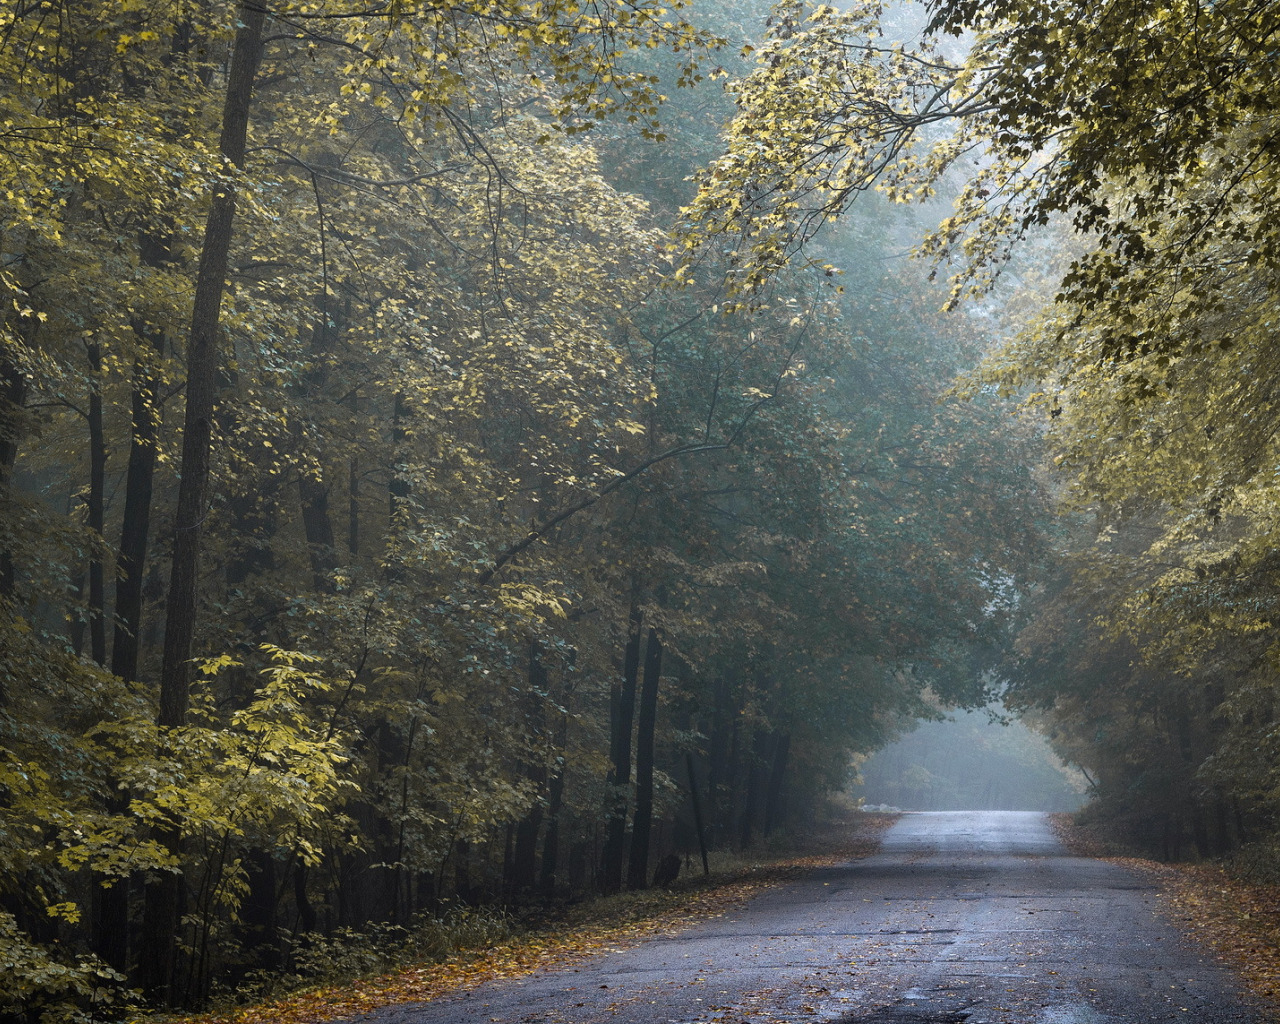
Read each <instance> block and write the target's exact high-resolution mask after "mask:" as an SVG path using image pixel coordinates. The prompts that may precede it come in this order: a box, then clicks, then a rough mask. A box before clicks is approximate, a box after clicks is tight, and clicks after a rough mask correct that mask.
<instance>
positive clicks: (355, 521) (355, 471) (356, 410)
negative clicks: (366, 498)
mask: <svg viewBox="0 0 1280 1024" xmlns="http://www.w3.org/2000/svg"><path fill="white" fill-rule="evenodd" d="M359 414H360V393H359V392H358V391H356V390H354V389H353V390H352V392H351V418H352V420H355V419H356V417H357V416H359ZM347 553H348V554H349V555H351V556H352V557H353V558H354V557H355V556H356V555H358V554H359V553H360V457H359V456H358V455H352V456H351V459H350V461H349V463H348V467H347Z"/></svg>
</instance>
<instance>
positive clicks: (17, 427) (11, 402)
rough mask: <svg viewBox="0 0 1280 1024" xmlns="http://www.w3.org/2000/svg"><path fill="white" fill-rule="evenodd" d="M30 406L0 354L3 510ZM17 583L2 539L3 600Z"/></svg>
mask: <svg viewBox="0 0 1280 1024" xmlns="http://www.w3.org/2000/svg"><path fill="white" fill-rule="evenodd" d="M26 402H27V380H26V378H25V377H23V376H22V373H21V372H20V371H19V370H18V367H17V366H16V365H14V363H13V362H12V361H11V360H10V358H9V356H8V354H7V353H5V354H0V508H3V505H4V504H8V502H9V500H10V498H11V497H12V496H11V494H10V492H9V488H10V487H11V485H12V481H13V467H14V464H15V463H16V462H17V461H18V434H19V433H20V432H21V420H22V409H23V407H24V406H25V405H26ZM10 518H11V517H10ZM15 582H16V581H15V576H14V567H13V554H12V552H11V551H10V550H9V547H8V545H7V544H5V543H3V540H2V539H0V598H10V597H13V591H14V584H15ZM4 704H5V700H4V691H3V689H0V707H3V706H4Z"/></svg>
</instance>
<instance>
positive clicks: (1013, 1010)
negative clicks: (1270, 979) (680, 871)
mask: <svg viewBox="0 0 1280 1024" xmlns="http://www.w3.org/2000/svg"><path fill="white" fill-rule="evenodd" d="M1157 905H1158V896H1157V893H1156V891H1155V889H1154V888H1153V886H1152V885H1151V884H1147V883H1146V882H1145V879H1143V878H1142V877H1140V876H1138V875H1136V874H1134V873H1132V872H1130V871H1128V870H1127V869H1125V868H1123V867H1120V866H1117V865H1114V864H1110V863H1106V862H1103V861H1096V860H1088V859H1083V858H1075V857H1070V856H1068V855H1067V854H1066V852H1065V851H1064V850H1063V849H1062V848H1061V846H1060V845H1059V844H1058V843H1057V841H1056V839H1055V838H1054V837H1053V835H1052V832H1051V831H1050V829H1049V828H1048V825H1047V822H1046V820H1045V818H1044V816H1043V815H1040V814H1035V813H1017V812H972V813H932V814H924V813H920V814H906V815H904V816H903V817H902V818H901V819H900V820H899V821H898V823H897V824H896V825H895V826H894V827H893V829H891V830H890V832H889V833H888V834H887V835H886V836H885V840H884V843H883V846H882V848H881V851H880V852H879V853H878V854H876V855H875V856H874V857H870V858H868V859H866V860H862V861H857V862H854V863H851V864H846V865H843V866H840V867H836V868H822V869H817V870H815V871H813V872H811V873H810V874H809V875H807V876H805V877H804V878H801V879H798V880H796V881H793V882H791V883H788V884H787V885H784V886H780V887H779V888H777V889H773V890H769V891H767V892H765V893H764V894H762V895H760V896H758V897H757V898H756V899H754V900H753V901H752V902H751V903H749V904H748V905H746V906H745V907H736V908H735V909H734V910H733V911H732V912H731V913H730V914H729V915H728V916H726V917H722V918H715V919H711V920H708V921H704V922H702V923H701V924H698V925H696V926H694V927H692V928H690V929H689V930H687V931H685V932H683V933H681V934H679V935H672V936H665V937H656V938H652V939H649V940H646V941H644V942H641V943H639V944H637V945H636V946H634V947H632V948H630V949H620V950H613V951H610V952H607V953H602V954H601V955H599V956H597V957H594V958H592V959H590V960H588V961H585V962H581V961H580V962H579V963H578V965H577V966H575V967H572V968H561V969H552V970H547V971H544V972H542V973H539V974H535V975H532V976H529V977H525V978H517V979H511V980H507V981H495V982H489V983H486V984H482V985H478V986H477V987H475V988H474V989H470V990H468V991H465V992H459V993H455V994H454V995H451V996H446V997H443V998H441V999H437V1000H435V1001H433V1002H430V1003H423V1004H416V1005H405V1006H395V1007H388V1008H385V1009H383V1010H380V1011H377V1012H376V1013H374V1014H371V1015H369V1016H370V1017H371V1018H372V1019H374V1020H375V1021H376V1022H377V1024H472V1022H476V1024H494V1022H496V1024H516V1022H521V1024H605V1022H608V1024H801V1022H815V1024H1147V1022H1151V1024H1163V1022H1171V1021H1184V1022H1194V1024H1228V1022H1238V1024H1261V1022H1262V1021H1264V1020H1266V1019H1267V1018H1266V1015H1265V1013H1264V1012H1263V1011H1262V1010H1261V1009H1260V1008H1258V1007H1257V1006H1255V1005H1253V1004H1251V1003H1250V1002H1249V1001H1248V1000H1247V999H1246V997H1245V996H1244V995H1243V993H1242V989H1241V987H1240V986H1239V985H1238V984H1237V982H1236V980H1235V979H1234V978H1233V977H1232V975H1231V974H1230V973H1229V972H1228V971H1227V969H1226V968H1224V967H1223V966H1222V965H1220V964H1218V963H1216V962H1215V961H1214V960H1213V959H1212V958H1211V957H1210V956H1209V955H1208V954H1207V953H1206V952H1205V951H1204V950H1202V949H1200V948H1198V947H1195V946H1194V945H1192V944H1191V943H1190V942H1189V941H1187V940H1185V939H1184V938H1183V936H1182V935H1180V934H1179V933H1178V932H1177V931H1176V930H1175V928H1174V926H1173V925H1172V924H1170V923H1169V922H1168V921H1166V920H1164V919H1162V918H1160V917H1159V916H1158V914H1157V913H1156V907H1157Z"/></svg>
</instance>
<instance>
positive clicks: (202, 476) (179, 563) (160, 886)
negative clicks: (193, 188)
mask: <svg viewBox="0 0 1280 1024" xmlns="http://www.w3.org/2000/svg"><path fill="white" fill-rule="evenodd" d="M237 15H238V21H239V28H238V29H237V30H236V37H235V44H234V49H233V51H232V54H231V61H230V65H229V68H228V72H227V91H226V98H225V103H224V106H223V113H222V138H221V144H220V149H221V153H222V157H223V159H224V160H225V161H226V162H227V163H229V164H232V165H233V166H235V167H237V168H241V167H243V166H244V157H245V147H246V140H247V136H248V127H249V108H250V104H251V102H252V98H253V86H254V79H255V77H256V75H257V70H258V61H259V58H260V56H261V52H262V30H263V26H264V24H265V22H266V11H265V9H264V8H263V7H262V6H260V5H259V4H257V3H250V2H247V0H245V2H242V3H240V4H239V5H238V6H237ZM235 210H236V197H235V191H234V188H233V187H232V185H231V184H230V183H229V182H222V183H221V184H219V185H218V186H217V187H216V189H215V192H214V195H213V199H212V202H211V204H210V207H209V216H208V219H207V221H206V223H205V233H204V243H203V245H202V248H201V251H200V265H199V269H198V271H197V276H196V287H195V298H194V302H193V304H192V311H191V327H190V332H189V335H188V340H187V386H186V414H185V419H184V422H183V435H182V464H181V473H182V481H181V484H180V486H179V489H178V507H177V511H176V514H175V516H174V543H173V564H172V570H171V573H170V581H169V593H168V602H167V605H166V609H165V610H166V615H165V636H164V661H163V667H162V668H161V674H160V712H159V715H158V717H157V722H158V724H159V725H160V726H161V727H163V728H177V727H180V726H182V725H183V724H185V722H186V719H187V706H188V701H189V696H190V695H189V692H188V672H189V662H190V659H191V645H192V639H193V637H194V634H195V613H196V589H197V583H198V574H199V568H200V534H201V525H202V523H203V521H204V517H205V515H206V511H207V510H206V504H207V491H208V482H209V464H210V457H211V448H212V437H213V406H214V398H215V394H214V393H215V391H216V388H217V380H218V347H219V346H218V342H219V338H220V336H221V327H222V324H221V312H222V295H223V291H224V287H225V282H226V276H227V263H228V259H229V255H230V251H231V238H232V227H233V222H234V218H235ZM163 839H164V842H165V843H166V844H167V845H168V846H169V848H170V849H171V850H172V851H173V852H174V853H178V852H180V848H181V841H180V835H179V833H178V832H177V831H176V830H172V831H169V832H167V833H166V834H165V835H164V836H163ZM146 911H147V912H146V917H145V927H144V931H143V935H142V940H143V951H142V957H141V974H142V977H141V979H140V980H141V981H142V983H143V985H144V987H145V988H146V989H147V991H148V992H150V993H151V994H152V995H153V996H155V997H157V998H159V999H160V1000H163V1001H165V1002H167V1003H170V1004H172V1003H173V1002H174V1001H175V998H176V996H177V993H176V992H175V990H174V977H175V967H176V960H175V956H176V947H177V942H176V941H175V940H176V939H177V937H178V934H179V928H180V924H181V920H182V877H181V876H180V875H179V874H176V873H174V874H165V875H163V876H161V878H160V879H159V880H158V881H156V882H155V883H153V884H152V885H151V886H150V887H148V891H147V906H146Z"/></svg>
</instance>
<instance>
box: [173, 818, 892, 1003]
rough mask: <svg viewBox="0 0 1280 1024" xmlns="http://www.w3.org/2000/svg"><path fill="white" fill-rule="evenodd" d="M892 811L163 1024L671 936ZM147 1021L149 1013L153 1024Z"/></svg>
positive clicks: (552, 962) (487, 976) (868, 845)
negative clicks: (378, 968)
mask: <svg viewBox="0 0 1280 1024" xmlns="http://www.w3.org/2000/svg"><path fill="white" fill-rule="evenodd" d="M896 817H897V816H896V815H892V814H853V815H850V816H849V817H848V819H846V820H843V821H834V822H831V823H830V824H829V825H828V826H826V827H824V828H822V829H821V830H818V831H815V832H813V833H810V834H807V835H804V836H801V837H799V838H798V841H797V843H796V846H795V852H786V853H783V852H779V853H767V852H753V853H751V854H749V855H746V856H749V857H750V858H751V859H750V860H745V859H744V858H743V857H733V858H729V859H728V860H727V861H723V862H722V863H721V865H720V866H718V867H716V868H715V869H713V871H712V874H711V877H710V878H703V877H702V876H701V873H700V872H699V873H698V874H696V875H694V876H692V877H690V878H687V879H681V880H680V881H678V882H677V883H676V884H675V885H673V886H672V887H671V888H670V889H647V890H643V891H641V892H633V893H621V894H619V895H617V896H611V897H604V898H601V899H597V900H593V901H591V902H589V903H583V904H578V905H576V906H572V907H569V908H567V909H565V910H564V911H563V912H561V913H560V914H558V915H557V916H555V917H553V918H550V919H547V920H545V921H543V922H541V923H539V924H537V925H535V926H531V927H528V928H525V929H522V930H520V931H518V932H517V934H515V935H514V936H513V937H511V938H510V939H508V940H507V941H505V942H503V943H501V944H499V945H495V946H490V947H488V948H485V949H475V950H468V951H464V952H460V953H458V954H455V955H453V956H451V957H448V958H447V959H444V960H441V961H438V962H433V963H416V964H408V965H405V966H404V967H401V968H399V969H397V970H395V971H391V972H388V973H385V974H381V975H379V976H377V977H366V978H356V979H351V980H344V981H340V982H334V983H330V984H324V985H317V986H315V987H311V988H307V989H302V990H299V991H296V992H293V993H291V994H289V995H287V996H285V997H283V998H280V999H276V1000H273V1001H270V1002H263V1003H255V1004H252V1005H246V1006H239V1007H235V1008H233V1009H226V1010H223V1011H221V1012H215V1013H208V1014H202V1015H200V1016H196V1017H183V1018H169V1021H170V1022H172V1024H177V1022H178V1021H182V1022H184V1024H319V1022H324V1021H333V1020H339V1019H343V1018H349V1017H354V1016H358V1015H360V1014H366V1013H369V1012H370V1011H372V1010H375V1009H377V1008H378V1007H382V1006H390V1005H393V1004H397V1003H412V1002H423V1001H427V1000H430V999H434V998H436V997H438V996H441V995H443V994H445V993H450V992H455V991H458V990H460V989H468V988H474V987H475V986H477V985H480V984H483V983H485V982H489V981H495V980H500V979H504V978H517V977H522V976H525V975H528V974H532V973H534V972H536V971H540V970H544V969H547V968H553V967H564V966H570V965H572V964H574V963H576V962H578V961H580V960H582V959H584V958H586V957H589V956H592V955H594V954H596V953H601V952H606V951H612V950H618V949H622V948H625V947H627V946H631V945H634V944H635V943H637V942H640V941H643V940H644V939H648V938H651V937H653V936H656V935H664V934H671V933H674V932H678V931H680V930H682V929H684V928H687V927H689V926H691V925H694V924H697V923H698V922H700V921H703V920H706V919H708V918H712V917H718V916H720V915H722V914H725V913H727V912H729V911H731V910H733V909H735V908H736V907H738V906H740V905H741V904H742V903H744V902H746V901H747V900H749V899H751V898H752V897H753V896H756V895H757V894H759V893H760V892H762V891H764V890H765V889H768V888H772V887H773V886H776V885H780V884H783V883H785V882H787V881H789V880H791V879H793V878H796V877H798V876H800V875H802V874H804V873H805V872H807V871H810V870H812V869H814V868H818V867H824V866H828V865H833V864H840V863H844V862H846V861H849V860H857V859H861V858H863V857H867V856H870V855H871V854H873V853H875V852H876V850H877V849H879V846H880V840H881V837H882V836H883V834H884V832H885V831H886V830H887V829H888V828H889V826H890V825H892V824H893V822H894V820H896ZM154 1020H155V1019H154V1018H153V1021H154Z"/></svg>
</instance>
